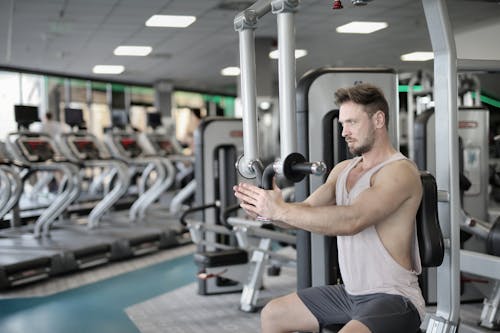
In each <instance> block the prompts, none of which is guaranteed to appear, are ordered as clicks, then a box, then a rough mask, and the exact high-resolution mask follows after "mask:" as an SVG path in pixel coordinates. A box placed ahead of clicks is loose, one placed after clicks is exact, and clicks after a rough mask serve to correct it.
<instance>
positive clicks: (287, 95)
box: [271, 0, 298, 173]
mask: <svg viewBox="0 0 500 333" xmlns="http://www.w3.org/2000/svg"><path fill="white" fill-rule="evenodd" d="M297 6H298V1H297V0H274V1H272V3H271V7H272V11H273V14H277V22H278V51H279V58H278V73H279V108H280V140H281V151H280V154H281V158H285V157H286V156H288V155H289V154H291V153H293V152H296V151H297V120H296V112H295V111H296V80H295V76H296V75H295V72H296V69H295V13H294V12H295V10H296V8H297ZM278 165H279V168H278V170H276V171H277V172H278V173H282V165H281V163H279V164H278Z"/></svg>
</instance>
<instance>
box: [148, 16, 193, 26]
mask: <svg viewBox="0 0 500 333" xmlns="http://www.w3.org/2000/svg"><path fill="white" fill-rule="evenodd" d="M194 21H196V17H195V16H185V15H153V16H151V17H150V18H149V19H148V20H147V21H146V26H148V27H167V28H186V27H188V26H190V25H191V24H192V23H193V22H194Z"/></svg>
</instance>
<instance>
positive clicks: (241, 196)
mask: <svg viewBox="0 0 500 333" xmlns="http://www.w3.org/2000/svg"><path fill="white" fill-rule="evenodd" d="M234 195H235V197H236V198H238V199H239V200H240V201H242V202H248V203H251V204H255V202H256V201H257V200H255V199H254V198H252V197H250V196H248V195H246V194H244V193H242V192H235V193H234Z"/></svg>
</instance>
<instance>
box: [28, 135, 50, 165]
mask: <svg viewBox="0 0 500 333" xmlns="http://www.w3.org/2000/svg"><path fill="white" fill-rule="evenodd" d="M22 144H23V146H24V147H25V148H26V151H27V152H28V153H29V154H30V155H33V156H36V157H38V160H39V161H46V160H49V159H51V158H52V157H54V150H52V146H51V145H50V143H49V142H48V141H44V140H25V141H23V142H22Z"/></svg>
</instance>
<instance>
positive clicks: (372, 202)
mask: <svg viewBox="0 0 500 333" xmlns="http://www.w3.org/2000/svg"><path fill="white" fill-rule="evenodd" d="M325 184H326V183H325ZM258 190H260V191H263V192H266V191H264V190H261V189H258ZM263 192H258V193H255V192H254V193H252V194H251V195H255V197H253V199H252V201H250V202H249V203H251V204H253V206H251V205H247V207H246V209H249V210H250V211H252V212H253V213H255V214H257V215H262V216H265V217H267V218H271V219H273V220H279V221H283V222H285V223H287V224H289V225H291V226H293V227H295V228H299V229H304V230H308V231H311V232H314V233H319V234H325V235H353V234H356V233H358V232H359V231H361V230H363V229H365V228H367V227H368V226H371V225H374V224H376V223H378V222H380V221H383V220H385V219H386V218H387V217H388V216H390V215H391V214H393V213H394V212H395V211H397V210H398V209H399V208H400V207H401V206H402V205H403V204H404V203H405V202H406V201H407V200H409V199H410V198H415V200H420V197H421V193H422V190H421V183H420V178H419V175H418V171H417V170H416V168H415V167H413V166H412V165H411V164H410V163H409V162H407V161H398V162H394V163H391V164H389V165H387V166H385V167H384V168H382V169H381V170H380V171H379V172H378V173H377V174H375V175H374V176H373V177H372V186H371V187H370V188H368V189H367V190H365V191H363V192H362V193H360V195H359V196H358V197H357V198H356V200H355V201H354V202H353V204H352V205H350V206H335V205H328V206H324V205H320V206H310V205H306V204H305V203H306V202H304V204H301V205H296V204H295V205H292V204H287V203H285V202H279V201H273V200H274V198H273V197H272V196H268V195H267V194H268V193H263ZM306 201H307V200H306ZM269 202H272V204H270V203H269ZM242 207H243V205H242ZM271 208H272V209H271ZM266 214H267V215H266Z"/></svg>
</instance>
